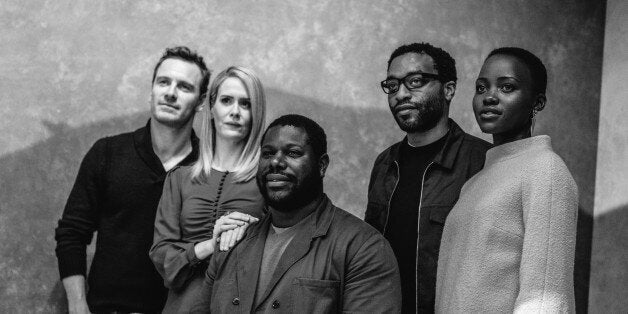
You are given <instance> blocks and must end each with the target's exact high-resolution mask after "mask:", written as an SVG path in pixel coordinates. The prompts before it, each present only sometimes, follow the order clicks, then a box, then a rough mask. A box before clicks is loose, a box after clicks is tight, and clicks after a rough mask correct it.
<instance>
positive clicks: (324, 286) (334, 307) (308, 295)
mask: <svg viewBox="0 0 628 314" xmlns="http://www.w3.org/2000/svg"><path fill="white" fill-rule="evenodd" d="M293 285H294V286H295V289H294V292H293V293H294V298H293V300H294V307H293V309H294V310H297V311H298V312H302V313H336V312H338V310H339V308H338V300H339V299H340V281H336V280H319V279H310V278H295V279H294V281H293Z"/></svg>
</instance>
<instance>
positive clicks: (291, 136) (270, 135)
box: [263, 125, 307, 146]
mask: <svg viewBox="0 0 628 314" xmlns="http://www.w3.org/2000/svg"><path fill="white" fill-rule="evenodd" d="M269 143H274V144H297V145H302V146H305V145H307V132H306V131H305V130H304V129H303V128H301V127H296V126H294V125H275V126H273V127H271V128H270V129H268V132H267V133H266V137H264V143H263V144H269Z"/></svg>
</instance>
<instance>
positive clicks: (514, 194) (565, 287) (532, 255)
mask: <svg viewBox="0 0 628 314" xmlns="http://www.w3.org/2000/svg"><path fill="white" fill-rule="evenodd" d="M577 214H578V190H577V187H576V184H575V182H574V180H573V178H572V176H571V174H570V173H569V170H568V169H567V167H566V166H565V163H564V162H563V160H562V159H561V158H560V157H559V156H558V155H556V154H555V153H554V152H553V150H552V146H551V141H550V138H549V136H535V137H532V138H527V139H522V140H518V141H514V142H511V143H506V144H503V145H500V146H497V147H495V148H492V149H490V150H489V151H488V152H487V153H486V164H485V166H484V169H483V170H482V171H480V172H479V173H477V174H476V175H475V176H474V177H472V178H471V179H469V181H468V182H467V183H466V184H465V185H464V186H463V187H462V190H461V192H460V199H459V200H458V202H457V203H456V205H455V206H454V208H453V209H452V211H451V213H450V214H449V216H448V217H447V221H446V222H445V229H444V231H443V237H442V240H441V246H440V255H439V259H438V273H437V281H436V312H437V313H462V312H464V313H479V312H482V313H512V312H522V313H523V312H525V313H528V312H535V313H557V312H563V313H566V312H569V313H573V312H574V311H575V308H574V306H575V305H574V286H573V262H574V251H575V243H576V218H577Z"/></svg>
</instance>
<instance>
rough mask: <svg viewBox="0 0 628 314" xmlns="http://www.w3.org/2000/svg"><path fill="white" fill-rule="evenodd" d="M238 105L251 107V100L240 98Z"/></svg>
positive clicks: (246, 107)
mask: <svg viewBox="0 0 628 314" xmlns="http://www.w3.org/2000/svg"><path fill="white" fill-rule="evenodd" d="M240 107H242V108H245V109H249V108H251V101H250V100H248V99H246V100H242V101H241V102H240Z"/></svg>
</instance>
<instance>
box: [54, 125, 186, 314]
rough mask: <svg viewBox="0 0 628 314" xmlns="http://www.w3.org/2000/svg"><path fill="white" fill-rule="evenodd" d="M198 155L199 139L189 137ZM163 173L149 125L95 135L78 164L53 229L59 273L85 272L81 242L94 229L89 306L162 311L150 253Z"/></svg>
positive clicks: (162, 291) (86, 240) (93, 308)
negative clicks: (74, 179)
mask: <svg viewBox="0 0 628 314" xmlns="http://www.w3.org/2000/svg"><path fill="white" fill-rule="evenodd" d="M191 141H192V152H191V153H190V154H189V155H188V156H187V157H186V158H185V159H184V160H183V161H182V162H181V164H188V163H191V162H193V161H194V160H196V156H197V155H198V139H197V138H196V136H195V135H194V134H192V137H191ZM165 177H166V171H165V170H164V168H163V166H162V164H161V161H160V160H159V157H157V155H155V153H154V151H153V148H152V140H151V135H150V122H149V123H147V125H146V127H143V128H140V129H138V130H136V131H135V132H131V133H124V134H119V135H116V136H112V137H106V138H102V139H100V140H98V141H97V142H96V143H95V144H94V145H93V146H92V148H91V149H90V150H89V152H88V153H87V154H86V155H85V157H84V159H83V161H82V163H81V166H80V168H79V172H78V175H77V177H76V181H75V183H74V187H73V188H72V191H71V193H70V196H69V198H68V201H67V203H66V206H65V209H64V211H63V216H62V217H61V219H60V220H59V224H58V227H57V228H56V230H55V239H56V240H57V247H56V254H57V259H58V264H59V273H60V275H61V278H65V277H69V276H72V275H85V273H86V252H85V249H86V246H87V244H89V243H90V242H91V240H92V237H93V234H94V231H98V239H97V242H96V253H95V255H94V259H93V262H92V266H91V270H90V273H89V277H88V286H89V290H88V292H87V303H88V304H89V306H90V310H91V311H115V310H117V311H129V312H160V311H161V309H162V307H163V305H164V302H165V301H166V289H164V287H163V285H161V277H160V276H159V273H157V271H156V270H155V267H154V266H153V264H152V263H151V260H150V259H149V257H148V250H149V249H150V246H151V243H152V238H153V224H154V221H155V213H156V210H157V204H158V203H159V199H160V197H161V191H162V189H163V183H164V179H165Z"/></svg>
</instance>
